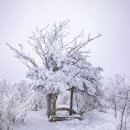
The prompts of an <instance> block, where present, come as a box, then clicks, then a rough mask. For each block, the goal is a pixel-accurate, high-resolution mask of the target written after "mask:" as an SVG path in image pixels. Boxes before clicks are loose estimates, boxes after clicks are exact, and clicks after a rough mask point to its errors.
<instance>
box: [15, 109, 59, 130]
mask: <svg viewBox="0 0 130 130" xmlns="http://www.w3.org/2000/svg"><path fill="white" fill-rule="evenodd" d="M14 130H57V129H56V128H55V126H54V124H52V123H50V122H49V121H48V119H47V116H45V111H31V112H28V114H27V116H26V119H25V125H23V126H16V127H15V128H14Z"/></svg>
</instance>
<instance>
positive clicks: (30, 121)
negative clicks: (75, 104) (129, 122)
mask: <svg viewBox="0 0 130 130" xmlns="http://www.w3.org/2000/svg"><path fill="white" fill-rule="evenodd" d="M45 113H46V112H45V111H31V112H28V114H27V116H26V119H25V124H24V125H22V126H15V128H14V130H116V121H115V119H114V116H113V114H112V112H109V113H103V112H99V111H92V112H89V113H87V114H86V118H85V119H84V120H82V121H79V120H77V119H74V120H71V121H60V122H49V121H48V119H47V116H46V114H45Z"/></svg>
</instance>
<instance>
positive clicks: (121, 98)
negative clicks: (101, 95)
mask: <svg viewBox="0 0 130 130" xmlns="http://www.w3.org/2000/svg"><path fill="white" fill-rule="evenodd" d="M105 96H106V99H107V101H108V104H109V106H111V108H114V111H115V118H116V119H117V120H119V123H118V124H119V129H120V130H123V129H124V127H125V120H126V117H127V116H128V114H129V112H130V83H129V81H128V79H127V78H126V77H125V76H121V75H119V74H117V75H115V77H114V78H113V79H112V78H110V79H108V81H107V83H106V87H105Z"/></svg>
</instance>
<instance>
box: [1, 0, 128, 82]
mask: <svg viewBox="0 0 130 130" xmlns="http://www.w3.org/2000/svg"><path fill="white" fill-rule="evenodd" d="M65 19H69V20H70V21H71V22H70V29H69V31H70V32H69V33H70V35H71V36H75V35H77V34H78V33H80V32H81V30H82V29H84V32H85V34H86V36H87V34H88V33H91V35H92V36H94V35H96V34H98V33H102V35H103V36H102V37H101V38H99V39H96V40H95V41H93V42H92V43H91V44H90V45H89V46H88V48H87V49H90V51H91V52H92V53H91V54H90V58H89V60H90V61H91V62H92V63H93V65H94V66H100V67H102V68H103V69H104V72H103V75H104V76H112V75H114V74H116V73H120V74H126V75H127V76H130V0H0V80H2V79H7V80H9V81H11V82H15V81H16V82H17V81H20V80H23V79H25V73H26V71H27V68H26V67H25V66H24V65H23V64H22V63H21V62H19V61H18V60H17V59H16V58H14V54H13V53H12V52H11V51H10V50H9V48H8V47H7V46H6V45H5V43H6V42H9V43H10V44H12V45H13V46H14V47H17V44H18V43H24V45H26V40H27V36H30V35H32V32H33V31H34V30H35V27H36V26H38V27H40V28H42V27H44V26H46V25H48V24H49V25H52V24H53V23H55V22H59V21H63V20H65Z"/></svg>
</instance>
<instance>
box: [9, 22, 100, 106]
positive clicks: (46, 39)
mask: <svg viewBox="0 0 130 130" xmlns="http://www.w3.org/2000/svg"><path fill="white" fill-rule="evenodd" d="M68 22H69V21H68V20H67V21H66V20H65V21H63V22H60V24H59V25H57V24H54V25H53V27H51V28H49V27H48V26H47V27H45V28H43V29H40V30H39V29H38V28H36V32H34V33H33V36H32V37H29V40H28V41H27V42H28V44H29V45H30V47H32V53H33V55H34V54H35V55H36V56H37V59H35V58H32V57H31V56H29V54H26V53H25V52H24V47H23V45H22V44H19V50H18V49H16V48H14V47H12V46H11V45H10V44H8V43H7V45H8V46H9V47H10V49H11V50H12V51H14V53H15V54H16V57H17V58H18V59H19V60H20V61H22V62H23V63H24V64H25V65H26V66H27V67H28V69H29V71H28V73H27V77H28V78H30V79H32V80H33V81H34V82H33V83H34V85H35V86H36V89H37V90H40V91H46V92H47V93H48V96H49V97H48V102H50V101H51V100H50V98H53V99H54V100H52V102H53V104H54V105H53V106H48V107H53V108H55V103H56V102H55V100H56V94H57V93H59V92H61V91H65V90H66V89H69V90H71V89H72V88H74V91H75V92H81V93H87V94H89V95H91V96H93V97H94V98H95V99H97V98H96V97H97V96H98V94H99V93H100V92H99V90H100V86H101V84H100V79H101V78H102V77H101V75H100V72H101V71H102V68H100V67H93V66H92V64H91V63H90V62H89V61H88V60H87V55H88V51H86V49H85V47H86V45H88V43H90V42H91V41H93V40H94V39H96V38H98V37H100V36H101V34H99V35H97V36H96V37H93V38H91V37H90V34H89V35H88V38H87V40H81V38H82V37H83V33H81V34H79V35H78V36H77V37H75V38H74V39H73V40H71V41H69V42H65V38H66V36H67V34H68V32H66V29H67V27H68ZM39 61H41V62H39ZM41 63H42V64H41Z"/></svg>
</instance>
